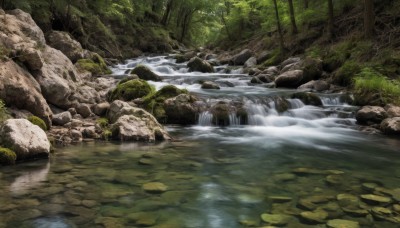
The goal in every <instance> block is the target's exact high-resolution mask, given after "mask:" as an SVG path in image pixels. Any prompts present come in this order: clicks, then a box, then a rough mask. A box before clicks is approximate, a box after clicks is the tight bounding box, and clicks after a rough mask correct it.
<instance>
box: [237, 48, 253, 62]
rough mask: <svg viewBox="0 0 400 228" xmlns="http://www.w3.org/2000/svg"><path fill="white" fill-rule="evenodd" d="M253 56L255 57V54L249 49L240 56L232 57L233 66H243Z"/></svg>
mask: <svg viewBox="0 0 400 228" xmlns="http://www.w3.org/2000/svg"><path fill="white" fill-rule="evenodd" d="M252 56H253V52H252V51H250V50H249V49H245V50H243V51H241V52H240V53H239V54H237V55H234V56H233V57H232V63H233V65H243V64H245V63H246V61H247V60H248V59H250V58H251V57H252Z"/></svg>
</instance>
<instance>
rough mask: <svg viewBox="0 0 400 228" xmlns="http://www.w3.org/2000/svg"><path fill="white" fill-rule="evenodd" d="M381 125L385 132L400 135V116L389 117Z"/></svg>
mask: <svg viewBox="0 0 400 228" xmlns="http://www.w3.org/2000/svg"><path fill="white" fill-rule="evenodd" d="M380 127H381V130H382V132H384V133H385V134H388V135H400V117H394V118H387V119H385V120H384V121H383V122H382V123H381V126H380Z"/></svg>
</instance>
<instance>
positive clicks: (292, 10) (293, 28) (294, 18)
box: [288, 0, 298, 34]
mask: <svg viewBox="0 0 400 228" xmlns="http://www.w3.org/2000/svg"><path fill="white" fill-rule="evenodd" d="M288 3H289V13H290V22H291V23H292V34H296V33H297V32H298V30H297V25H296V17H295V15H294V7H293V0H288Z"/></svg>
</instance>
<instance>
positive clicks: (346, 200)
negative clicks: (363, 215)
mask: <svg viewBox="0 0 400 228" xmlns="http://www.w3.org/2000/svg"><path fill="white" fill-rule="evenodd" d="M336 199H337V201H338V202H339V205H340V206H342V207H346V206H352V207H358V203H359V199H358V197H357V196H355V195H352V194H347V193H343V194H339V195H337V196H336Z"/></svg>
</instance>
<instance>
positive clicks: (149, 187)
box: [142, 182, 168, 193]
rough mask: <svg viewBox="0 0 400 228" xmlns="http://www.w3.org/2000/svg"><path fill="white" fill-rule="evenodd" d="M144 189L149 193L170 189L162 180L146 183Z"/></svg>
mask: <svg viewBox="0 0 400 228" xmlns="http://www.w3.org/2000/svg"><path fill="white" fill-rule="evenodd" d="M142 189H143V190H144V191H146V192H149V193H163V192H166V191H167V190H168V186H167V185H165V184H163V183H160V182H150V183H146V184H144V185H143V186H142Z"/></svg>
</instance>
